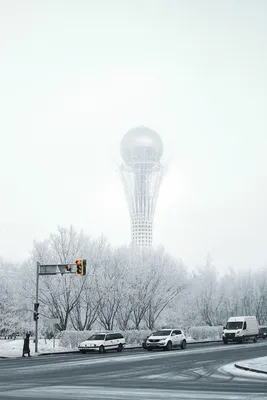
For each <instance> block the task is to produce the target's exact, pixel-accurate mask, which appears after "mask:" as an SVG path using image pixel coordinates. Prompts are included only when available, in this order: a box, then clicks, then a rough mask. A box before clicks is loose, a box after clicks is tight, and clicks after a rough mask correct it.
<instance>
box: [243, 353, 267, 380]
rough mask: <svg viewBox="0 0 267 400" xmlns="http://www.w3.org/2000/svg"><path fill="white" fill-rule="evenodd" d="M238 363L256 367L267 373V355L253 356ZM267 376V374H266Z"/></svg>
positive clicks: (255, 368) (245, 366) (252, 367)
mask: <svg viewBox="0 0 267 400" xmlns="http://www.w3.org/2000/svg"><path fill="white" fill-rule="evenodd" d="M236 364H237V365H238V366H240V367H243V368H249V369H254V370H257V371H263V372H266V374H267V357H259V358H252V359H250V360H245V361H239V362H236ZM266 378H267V375H266Z"/></svg>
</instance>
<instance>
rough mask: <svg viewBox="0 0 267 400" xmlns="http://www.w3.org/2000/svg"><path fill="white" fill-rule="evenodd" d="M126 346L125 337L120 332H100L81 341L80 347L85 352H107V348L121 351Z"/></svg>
mask: <svg viewBox="0 0 267 400" xmlns="http://www.w3.org/2000/svg"><path fill="white" fill-rule="evenodd" d="M124 347H125V338H124V337H123V336H122V334H121V333H119V332H100V333H96V334H94V335H92V336H91V337H89V339H87V340H85V341H84V342H82V343H80V344H79V346H78V349H79V350H80V352H81V353H83V354H85V353H87V352H89V351H98V352H99V353H105V352H106V351H107V350H117V351H118V352H121V351H122V350H123V348H124Z"/></svg>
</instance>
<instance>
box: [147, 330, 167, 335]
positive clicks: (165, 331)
mask: <svg viewBox="0 0 267 400" xmlns="http://www.w3.org/2000/svg"><path fill="white" fill-rule="evenodd" d="M170 334H171V330H164V331H156V332H153V333H152V335H151V336H168V335H170Z"/></svg>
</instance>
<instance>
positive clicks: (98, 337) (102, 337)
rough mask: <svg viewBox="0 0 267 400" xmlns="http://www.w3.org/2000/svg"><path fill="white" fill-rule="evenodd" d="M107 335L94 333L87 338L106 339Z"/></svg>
mask: <svg viewBox="0 0 267 400" xmlns="http://www.w3.org/2000/svg"><path fill="white" fill-rule="evenodd" d="M105 336H106V335H92V336H90V337H89V339H87V340H105Z"/></svg>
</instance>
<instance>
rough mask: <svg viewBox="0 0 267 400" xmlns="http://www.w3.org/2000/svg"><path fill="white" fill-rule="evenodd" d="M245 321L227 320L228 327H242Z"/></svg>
mask: <svg viewBox="0 0 267 400" xmlns="http://www.w3.org/2000/svg"><path fill="white" fill-rule="evenodd" d="M242 326H243V321H235V322H227V325H226V329H242Z"/></svg>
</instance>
